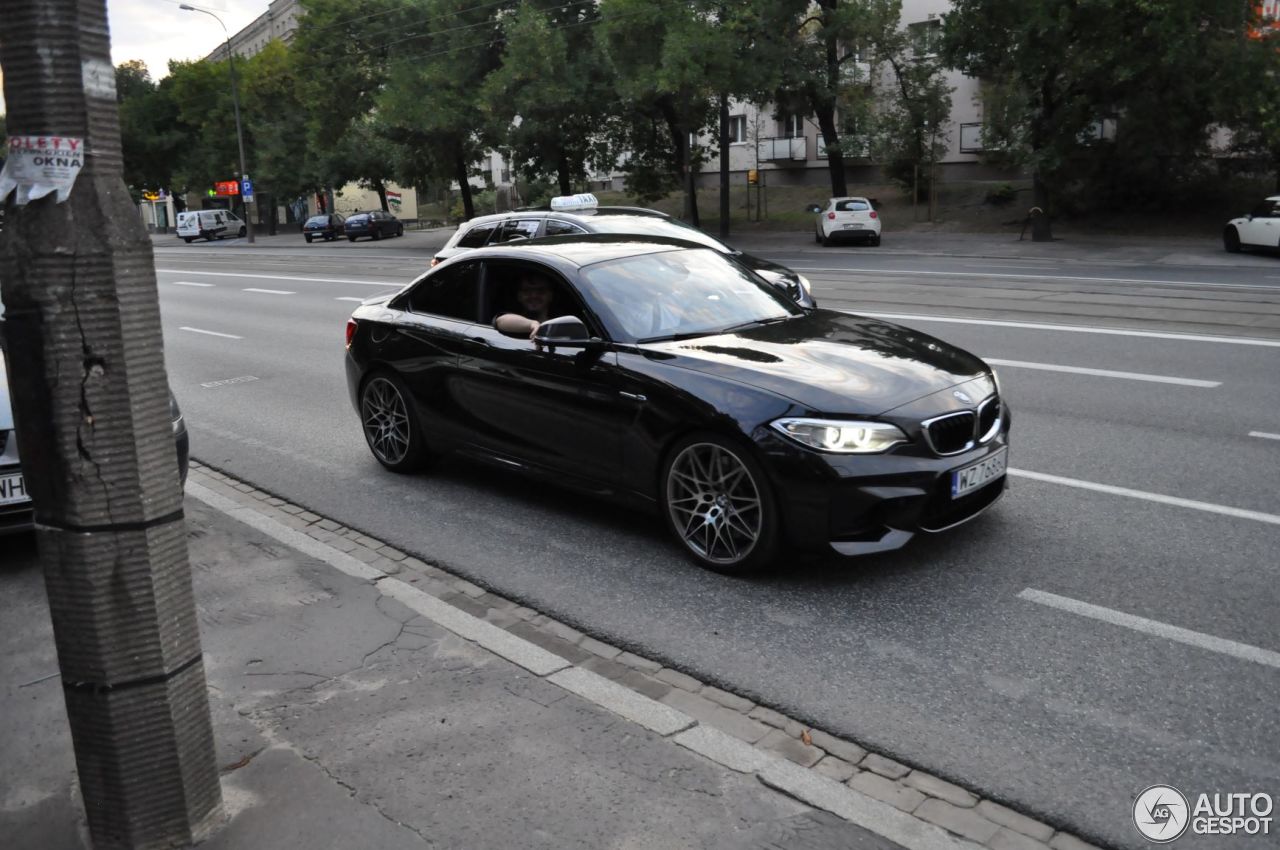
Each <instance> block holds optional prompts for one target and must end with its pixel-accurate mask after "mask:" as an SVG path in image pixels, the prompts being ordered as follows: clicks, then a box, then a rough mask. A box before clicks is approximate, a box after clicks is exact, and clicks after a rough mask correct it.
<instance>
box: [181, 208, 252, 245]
mask: <svg viewBox="0 0 1280 850" xmlns="http://www.w3.org/2000/svg"><path fill="white" fill-rule="evenodd" d="M247 232H248V231H247V230H246V228H245V224H244V222H243V221H241V220H240V219H239V218H236V216H235V215H233V214H232V213H229V212H227V211H226V210H188V211H187V212H180V213H178V227H177V234H178V238H180V239H181V240H182V241H183V242H186V243H188V244H189V243H191V242H194V241H195V240H197V239H206V240H208V241H210V242H212V241H213V240H215V239H225V238H228V237H235V236H244V235H245V234H246V233H247Z"/></svg>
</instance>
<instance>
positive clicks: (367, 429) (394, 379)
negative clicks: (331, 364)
mask: <svg viewBox="0 0 1280 850" xmlns="http://www.w3.org/2000/svg"><path fill="white" fill-rule="evenodd" d="M360 427H361V430H363V431H364V438H365V442H366V443H368V445H369V450H370V451H371V452H373V457H374V459H375V460H377V461H378V463H380V464H382V465H383V466H385V467H386V468H387V469H389V470H391V471H392V472H398V473H410V472H417V471H418V470H420V469H422V468H423V467H424V466H426V464H427V461H428V460H429V459H430V452H429V451H428V449H427V443H426V437H425V436H424V435H423V433H422V426H421V425H419V423H418V415H417V413H415V412H414V408H413V397H412V395H410V393H409V389H408V387H406V386H405V384H404V381H402V380H400V378H399V377H398V376H396V375H395V374H394V373H392V372H374V373H373V374H372V375H369V376H368V377H367V378H365V380H364V384H363V385H362V386H361V387H360Z"/></svg>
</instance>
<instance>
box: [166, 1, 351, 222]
mask: <svg viewBox="0 0 1280 850" xmlns="http://www.w3.org/2000/svg"><path fill="white" fill-rule="evenodd" d="M178 8H179V9H182V10H183V11H186V12H201V13H203V14H205V15H208V16H209V17H211V18H213V19H214V20H215V21H217V22H218V26H220V27H222V34H223V35H225V36H226V37H227V61H228V62H229V63H231V107H232V109H233V110H234V111H235V113H236V144H237V145H239V146H240V173H239V174H237V175H236V184H237V185H239V186H242V187H243V185H244V180H245V176H246V172H247V169H246V168H245V164H244V130H243V129H242V128H241V127H240V84H239V82H238V81H237V80H236V54H235V52H234V51H233V50H232V49H231V33H230V32H228V31H227V25H226V24H224V23H223V22H222V18H219V17H218V16H217V15H215V14H214V13H213V12H210V11H209V10H208V9H197V8H196V7H195V6H188V5H187V4H186V3H183V4H181V5H180V6H178ZM240 197H241V203H242V204H243V205H244V229H245V233H246V234H247V235H248V237H249V244H250V245H252V244H253V215H252V213H250V212H249V202H248V201H245V200H243V198H244V195H243V194H241V196H240ZM254 206H257V204H254ZM331 212H332V210H331ZM272 215H273V216H274V215H275V212H272Z"/></svg>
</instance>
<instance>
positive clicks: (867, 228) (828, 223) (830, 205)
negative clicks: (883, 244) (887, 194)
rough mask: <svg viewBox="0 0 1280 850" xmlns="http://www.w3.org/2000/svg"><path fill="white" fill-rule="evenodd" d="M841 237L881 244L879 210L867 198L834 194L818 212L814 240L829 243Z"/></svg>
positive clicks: (869, 243)
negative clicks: (839, 196) (840, 196)
mask: <svg viewBox="0 0 1280 850" xmlns="http://www.w3.org/2000/svg"><path fill="white" fill-rule="evenodd" d="M838 239H847V240H855V241H859V242H865V243H866V244H868V245H879V244H880V214H879V213H878V212H876V210H875V205H874V204H872V203H871V201H870V200H869V199H867V198H832V199H830V200H829V201H827V205H826V207H825V208H824V209H823V210H822V211H821V212H819V213H818V219H817V221H815V222H814V225H813V241H814V242H821V243H822V244H823V245H830V244H831V243H832V242H835V241H836V240H838Z"/></svg>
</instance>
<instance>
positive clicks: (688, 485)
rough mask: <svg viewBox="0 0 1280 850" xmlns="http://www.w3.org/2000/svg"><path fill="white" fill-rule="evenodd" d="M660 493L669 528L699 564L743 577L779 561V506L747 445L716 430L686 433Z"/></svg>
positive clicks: (669, 457) (670, 459) (670, 456)
mask: <svg viewBox="0 0 1280 850" xmlns="http://www.w3.org/2000/svg"><path fill="white" fill-rule="evenodd" d="M658 495H659V499H660V501H661V504H662V515H663V518H664V519H665V520H666V524H667V529H668V531H670V532H671V534H672V536H674V537H675V539H676V540H677V541H678V543H679V544H680V546H681V548H682V549H683V550H684V553H685V555H687V556H688V557H689V558H690V559H692V560H693V562H694V563H696V564H698V565H699V566H701V567H705V568H706V569H709V570H715V571H716V572H720V573H726V574H730V575H743V574H746V573H751V572H754V571H756V570H759V569H761V568H763V567H766V566H768V565H769V564H770V563H771V562H772V561H773V557H774V554H775V553H776V552H777V548H778V518H777V517H778V511H777V506H776V504H775V503H774V498H773V491H772V489H771V488H770V486H769V479H768V478H767V477H766V476H765V474H764V469H763V468H762V467H761V466H760V464H759V462H757V461H756V459H755V458H754V457H753V456H752V455H751V453H750V451H749V450H748V449H747V447H745V446H742V445H739V444H738V443H735V442H732V441H730V440H727V439H725V438H723V437H720V436H718V435H716V434H709V433H702V434H692V435H690V436H688V437H685V438H684V439H682V440H680V441H679V442H678V443H676V445H675V446H674V447H672V449H671V451H670V452H669V453H668V455H667V460H666V462H665V463H664V464H663V467H662V477H661V479H660V481H659V494H658Z"/></svg>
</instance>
